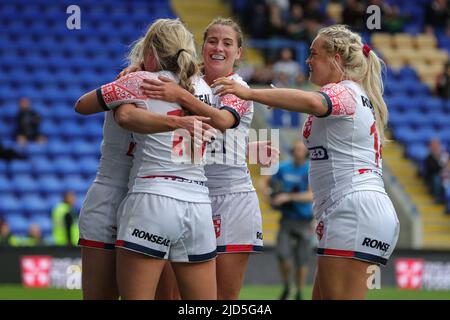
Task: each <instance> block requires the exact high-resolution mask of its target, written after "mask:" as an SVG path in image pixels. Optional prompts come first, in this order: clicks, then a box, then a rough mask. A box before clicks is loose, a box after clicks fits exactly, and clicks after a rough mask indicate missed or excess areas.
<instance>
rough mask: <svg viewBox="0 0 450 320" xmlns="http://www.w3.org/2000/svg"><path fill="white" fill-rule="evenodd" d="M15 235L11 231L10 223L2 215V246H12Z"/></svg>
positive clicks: (0, 221)
mask: <svg viewBox="0 0 450 320" xmlns="http://www.w3.org/2000/svg"><path fill="white" fill-rule="evenodd" d="M13 242H14V236H13V235H12V233H11V229H10V228H9V225H8V223H7V222H6V221H5V220H4V219H3V218H2V217H0V248H1V247H8V246H11V245H12V243H13Z"/></svg>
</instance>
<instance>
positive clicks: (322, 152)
mask: <svg viewBox="0 0 450 320" xmlns="http://www.w3.org/2000/svg"><path fill="white" fill-rule="evenodd" d="M308 150H309V157H310V159H311V160H327V159H328V152H327V149H325V148H324V147H322V146H318V147H312V148H308Z"/></svg>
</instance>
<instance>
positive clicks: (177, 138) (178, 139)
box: [167, 110, 206, 157]
mask: <svg viewBox="0 0 450 320" xmlns="http://www.w3.org/2000/svg"><path fill="white" fill-rule="evenodd" d="M167 115H168V116H177V117H182V116H183V111H182V110H173V111H169V112H167ZM182 142H183V136H181V135H178V134H176V133H174V134H173V135H172V152H173V153H175V154H178V156H179V157H182V156H183V147H182V144H181V143H182ZM205 149H206V142H203V143H202V149H201V157H203V155H204V154H205Z"/></svg>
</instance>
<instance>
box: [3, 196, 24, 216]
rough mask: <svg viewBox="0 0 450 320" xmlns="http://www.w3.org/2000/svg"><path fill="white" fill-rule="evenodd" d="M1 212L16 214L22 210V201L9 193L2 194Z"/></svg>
mask: <svg viewBox="0 0 450 320" xmlns="http://www.w3.org/2000/svg"><path fill="white" fill-rule="evenodd" d="M0 212H1V213H2V214H4V215H8V214H11V215H14V214H19V213H21V212H22V203H21V202H20V201H19V199H18V198H17V197H16V196H14V195H12V194H9V193H6V194H1V195H0Z"/></svg>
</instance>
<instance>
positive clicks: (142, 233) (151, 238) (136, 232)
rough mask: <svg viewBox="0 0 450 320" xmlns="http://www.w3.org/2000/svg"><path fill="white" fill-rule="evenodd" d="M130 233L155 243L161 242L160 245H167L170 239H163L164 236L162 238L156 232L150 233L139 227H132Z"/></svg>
mask: <svg viewBox="0 0 450 320" xmlns="http://www.w3.org/2000/svg"><path fill="white" fill-rule="evenodd" d="M131 235H132V236H133V237H137V238H139V239H144V240H147V241H150V242H153V243H156V244H161V245H163V246H166V247H168V246H169V244H170V240H169V239H165V238H163V237H161V236H158V235H156V234H151V233H148V232H146V231H143V230H139V229H134V230H133V233H132V234H131Z"/></svg>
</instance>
